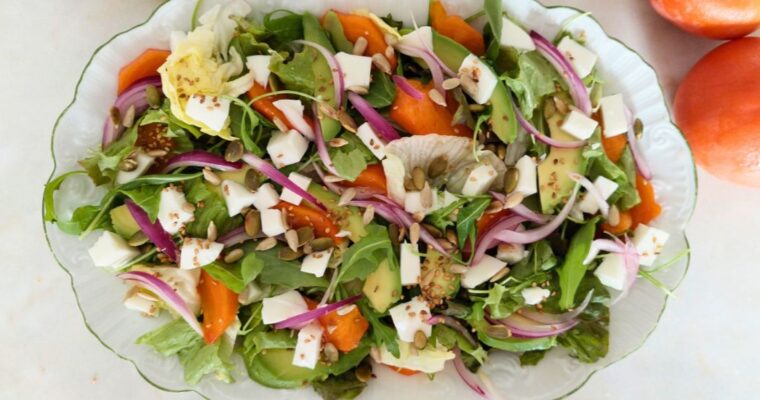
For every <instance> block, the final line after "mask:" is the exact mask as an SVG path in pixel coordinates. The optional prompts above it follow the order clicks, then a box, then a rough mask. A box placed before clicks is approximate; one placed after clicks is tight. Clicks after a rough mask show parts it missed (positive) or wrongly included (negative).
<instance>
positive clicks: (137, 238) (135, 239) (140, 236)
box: [127, 232, 148, 247]
mask: <svg viewBox="0 0 760 400" xmlns="http://www.w3.org/2000/svg"><path fill="white" fill-rule="evenodd" d="M145 243H148V237H147V236H145V234H144V233H142V232H137V233H135V234H134V235H132V237H131V238H129V241H127V244H128V245H130V246H132V247H137V246H142V245H144V244H145Z"/></svg>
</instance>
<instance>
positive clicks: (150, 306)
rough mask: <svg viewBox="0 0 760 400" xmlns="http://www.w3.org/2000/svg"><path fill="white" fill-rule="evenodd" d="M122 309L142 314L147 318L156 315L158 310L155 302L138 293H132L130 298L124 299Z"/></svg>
mask: <svg viewBox="0 0 760 400" xmlns="http://www.w3.org/2000/svg"><path fill="white" fill-rule="evenodd" d="M124 307H126V308H127V310H133V311H138V312H141V313H143V314H144V315H147V316H149V317H155V316H156V315H158V310H159V308H158V307H157V306H156V301H155V300H151V299H149V298H147V297H145V296H143V295H142V294H141V293H140V292H139V291H134V292H133V293H132V294H131V295H130V296H128V297H127V298H125V299H124Z"/></svg>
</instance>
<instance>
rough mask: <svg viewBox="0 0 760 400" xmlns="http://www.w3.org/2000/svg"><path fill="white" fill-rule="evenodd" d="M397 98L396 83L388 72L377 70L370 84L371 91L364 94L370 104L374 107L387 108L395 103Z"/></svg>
mask: <svg viewBox="0 0 760 400" xmlns="http://www.w3.org/2000/svg"><path fill="white" fill-rule="evenodd" d="M395 98H396V85H394V84H393V81H392V80H391V78H390V77H389V75H388V74H385V73H383V72H381V71H380V70H375V71H374V72H373V73H372V83H371V84H370V85H369V92H368V93H367V94H366V95H365V96H364V100H367V102H368V103H369V104H371V105H372V107H374V108H385V107H388V106H389V105H391V104H392V103H393V99H395Z"/></svg>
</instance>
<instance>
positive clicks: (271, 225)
mask: <svg viewBox="0 0 760 400" xmlns="http://www.w3.org/2000/svg"><path fill="white" fill-rule="evenodd" d="M260 212H261V231H262V232H264V234H265V235H267V236H269V237H274V236H277V235H282V234H283V233H285V231H287V230H288V227H287V225H286V224H285V216H284V215H282V212H281V211H280V210H277V209H274V208H270V209H266V210H261V211H260Z"/></svg>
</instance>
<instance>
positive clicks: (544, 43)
mask: <svg viewBox="0 0 760 400" xmlns="http://www.w3.org/2000/svg"><path fill="white" fill-rule="evenodd" d="M530 37H531V39H533V43H535V45H536V50H537V51H538V52H539V53H540V54H541V55H542V56H544V58H546V60H547V61H549V63H550V64H551V65H552V66H553V67H554V68H555V69H556V70H557V72H559V74H560V75H562V78H564V79H565V81H566V82H567V86H568V88H569V89H570V96H571V97H572V98H573V102H575V106H576V107H578V108H579V109H580V110H581V111H582V112H583V113H584V114H586V115H587V116H590V115H591V112H592V109H593V107H592V106H591V98H590V97H589V93H588V89H587V88H586V85H585V84H584V83H583V80H582V79H581V77H580V76H578V73H576V72H575V68H574V67H573V65H572V64H570V62H569V61H568V60H567V58H565V56H564V55H562V52H561V51H559V49H558V48H557V47H556V46H554V45H553V44H552V42H550V41H549V40H548V39H546V38H545V37H543V36H541V34H540V33H538V32H536V31H530Z"/></svg>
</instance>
